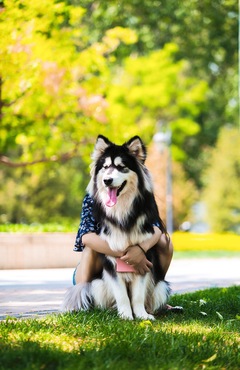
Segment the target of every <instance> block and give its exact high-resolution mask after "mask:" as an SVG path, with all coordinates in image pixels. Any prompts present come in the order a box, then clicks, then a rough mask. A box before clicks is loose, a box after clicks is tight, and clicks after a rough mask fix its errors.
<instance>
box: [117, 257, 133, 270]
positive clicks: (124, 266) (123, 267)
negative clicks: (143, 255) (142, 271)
mask: <svg viewBox="0 0 240 370" xmlns="http://www.w3.org/2000/svg"><path fill="white" fill-rule="evenodd" d="M116 260H117V272H136V271H135V270H134V268H133V266H131V265H127V264H126V262H124V261H122V260H121V259H120V258H117V259H116Z"/></svg>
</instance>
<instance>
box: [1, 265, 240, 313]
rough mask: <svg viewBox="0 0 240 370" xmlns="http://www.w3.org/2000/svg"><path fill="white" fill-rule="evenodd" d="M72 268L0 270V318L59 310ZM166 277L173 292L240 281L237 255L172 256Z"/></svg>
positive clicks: (69, 282)
mask: <svg viewBox="0 0 240 370" xmlns="http://www.w3.org/2000/svg"><path fill="white" fill-rule="evenodd" d="M72 273H73V269H42V270H40V269H39V270H1V271H0V319H4V318H5V317H6V316H15V317H35V316H37V317H39V316H41V315H45V314H48V313H52V312H59V309H60V305H61V302H62V300H63V296H64V293H65V292H66V290H67V288H68V287H70V286H71V284H72ZM167 280H168V281H169V282H170V283H171V287H172V290H173V293H185V292H191V291H195V290H199V289H205V288H210V287H227V286H231V285H240V258H218V259H210V258H209V259H204V258H199V259H176V260H173V261H172V264H171V266H170V269H169V271H168V275H167Z"/></svg>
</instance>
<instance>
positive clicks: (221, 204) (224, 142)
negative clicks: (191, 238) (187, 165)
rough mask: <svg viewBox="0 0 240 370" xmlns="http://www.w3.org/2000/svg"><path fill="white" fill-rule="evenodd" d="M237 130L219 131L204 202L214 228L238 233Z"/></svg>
mask: <svg viewBox="0 0 240 370" xmlns="http://www.w3.org/2000/svg"><path fill="white" fill-rule="evenodd" d="M239 148H240V133H239V130H238V129H235V128H232V127H226V128H224V129H222V130H221V133H220V135H219V139H218V142H217V145H216V148H214V149H213V150H212V154H211V160H210V166H209V168H208V170H207V172H206V175H205V181H206V189H205V201H206V204H207V206H208V221H209V223H210V225H211V227H212V230H213V231H217V232H221V231H233V232H238V233H240V191H239V183H240V151H239Z"/></svg>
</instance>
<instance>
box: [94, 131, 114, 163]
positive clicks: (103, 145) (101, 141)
mask: <svg viewBox="0 0 240 370" xmlns="http://www.w3.org/2000/svg"><path fill="white" fill-rule="evenodd" d="M110 145H112V143H111V141H109V140H108V139H107V138H106V137H105V136H103V135H98V137H97V141H96V144H95V147H94V151H93V153H92V159H93V160H94V161H97V160H98V158H99V157H100V156H101V155H102V154H103V153H104V151H105V150H106V149H107V147H109V146H110Z"/></svg>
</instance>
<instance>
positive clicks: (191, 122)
mask: <svg viewBox="0 0 240 370" xmlns="http://www.w3.org/2000/svg"><path fill="white" fill-rule="evenodd" d="M177 52H178V48H177V46H176V45H175V44H166V45H165V47H164V48H163V49H161V50H158V51H153V52H151V53H149V54H147V55H146V56H138V57H136V56H130V57H128V58H125V61H124V68H122V69H121V71H118V74H117V76H116V77H115V79H114V82H113V84H112V86H111V88H110V89H109V94H108V96H107V98H108V102H109V118H110V122H112V125H113V124H114V122H115V124H116V125H117V126H118V127H119V130H118V131H117V132H115V136H116V138H117V135H118V134H119V132H121V129H122V130H123V131H124V130H126V129H125V126H124V125H122V123H123V122H124V123H125V124H127V126H128V130H127V132H126V131H125V136H126V137H127V136H128V135H129V133H130V130H131V123H132V122H137V124H138V126H137V127H138V131H139V132H140V133H141V134H142V135H143V137H144V138H145V139H146V141H147V142H149V141H150V140H151V138H152V137H153V134H154V133H155V132H156V129H158V126H159V125H163V126H167V127H168V128H171V130H172V136H173V143H172V151H173V157H174V159H175V160H179V161H184V160H185V159H186V157H187V151H188V145H189V143H190V140H191V139H192V137H194V136H195V135H196V134H197V133H198V132H199V130H200V126H199V124H198V122H197V121H196V118H197V117H198V115H199V113H200V111H201V109H202V107H203V105H204V102H205V96H206V92H207V84H206V82H205V81H203V80H202V81H201V80H197V79H196V78H194V77H192V76H190V75H189V65H188V63H187V62H186V61H184V60H177V59H176V53H177ZM121 125H122V128H121ZM134 130H136V127H135V126H134V125H132V130H131V131H132V134H134Z"/></svg>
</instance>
